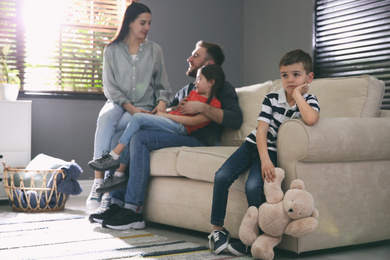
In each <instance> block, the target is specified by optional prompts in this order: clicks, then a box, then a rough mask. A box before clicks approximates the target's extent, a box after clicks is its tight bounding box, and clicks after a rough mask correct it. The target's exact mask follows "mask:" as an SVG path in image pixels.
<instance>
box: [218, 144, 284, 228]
mask: <svg viewBox="0 0 390 260" xmlns="http://www.w3.org/2000/svg"><path fill="white" fill-rule="evenodd" d="M268 153H269V156H270V159H271V161H272V163H273V164H274V165H275V166H276V159H277V157H276V152H273V151H269V150H268ZM248 169H249V175H248V180H247V181H246V183H245V194H246V198H247V201H248V207H250V206H255V207H259V206H260V205H261V204H262V203H263V202H264V201H265V197H264V190H263V187H264V181H263V178H262V176H261V162H260V157H259V153H258V150H257V146H256V144H253V143H250V142H248V141H245V142H244V143H243V144H242V145H241V146H240V147H239V148H238V149H237V150H236V151H235V152H234V153H233V154H232V155H231V156H230V157H229V158H228V159H227V160H226V162H225V163H224V164H223V165H222V166H221V168H220V169H219V170H218V171H217V172H216V174H215V178H214V193H213V205H212V210H211V224H212V225H215V226H221V227H222V226H223V224H224V220H225V215H226V206H227V201H228V195H229V187H230V186H231V185H232V184H233V182H234V181H235V180H236V179H237V178H238V177H239V176H240V175H241V174H243V173H245V172H246V171H247V170H248Z"/></svg>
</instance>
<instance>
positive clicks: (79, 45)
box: [0, 0, 131, 92]
mask: <svg viewBox="0 0 390 260" xmlns="http://www.w3.org/2000/svg"><path fill="white" fill-rule="evenodd" d="M130 2H131V1H130V0H98V1H93V0H0V48H2V47H3V46H4V45H6V44H8V43H10V44H12V48H11V53H10V55H9V57H8V60H9V61H8V63H9V66H10V67H11V68H15V69H18V70H19V72H20V74H19V76H20V79H21V88H22V89H24V90H25V91H39V92H40V91H49V92H57V91H60V92H61V91H64V92H65V91H66V92H67V91H71V92H73V91H76V92H79V91H81V92H84V91H91V90H99V89H100V90H101V89H102V61H103V49H104V47H105V45H107V44H108V43H109V41H110V40H112V38H113V37H114V35H115V33H116V31H117V28H118V25H119V24H120V23H121V20H122V17H123V14H124V11H125V9H126V7H127V5H128V4H129V3H130Z"/></svg>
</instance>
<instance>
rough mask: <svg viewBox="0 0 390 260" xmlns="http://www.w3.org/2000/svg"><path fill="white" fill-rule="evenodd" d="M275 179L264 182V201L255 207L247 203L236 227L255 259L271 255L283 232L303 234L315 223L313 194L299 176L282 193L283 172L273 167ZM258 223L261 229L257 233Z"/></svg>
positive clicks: (310, 229)
mask: <svg viewBox="0 0 390 260" xmlns="http://www.w3.org/2000/svg"><path fill="white" fill-rule="evenodd" d="M275 174H276V179H275V180H274V181H273V182H265V183H264V195H265V198H266V202H264V203H263V204H262V205H261V206H260V207H259V208H258V209H257V208H256V207H254V206H252V207H249V208H248V210H247V212H246V214H245V216H244V218H243V220H242V223H241V226H240V229H239V237H240V239H241V241H242V242H243V243H244V244H245V245H247V246H251V253H252V256H253V257H254V258H256V259H265V260H271V259H273V258H274V247H275V246H276V245H278V244H279V243H280V241H281V240H282V235H283V234H287V235H290V236H294V237H300V236H305V235H307V234H309V233H310V232H312V231H314V230H315V229H316V228H317V226H318V217H319V212H318V210H317V209H315V208H314V199H313V196H312V195H311V194H310V193H309V192H308V191H307V190H305V184H304V182H303V181H302V180H300V179H296V180H294V181H292V182H291V185H290V189H289V190H287V192H286V193H285V194H284V193H283V191H282V188H281V184H282V181H283V179H284V177H285V172H284V170H283V169H281V168H275ZM259 227H260V229H261V230H262V231H263V232H264V233H263V234H261V235H259Z"/></svg>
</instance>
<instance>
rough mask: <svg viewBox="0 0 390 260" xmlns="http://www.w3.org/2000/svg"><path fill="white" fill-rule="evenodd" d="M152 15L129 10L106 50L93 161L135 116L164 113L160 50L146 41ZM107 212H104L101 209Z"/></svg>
mask: <svg viewBox="0 0 390 260" xmlns="http://www.w3.org/2000/svg"><path fill="white" fill-rule="evenodd" d="M150 23H151V11H150V9H149V8H148V7H147V6H146V5H144V4H141V3H135V2H134V3H132V4H130V5H129V6H128V7H127V10H126V12H125V15H124V17H123V21H122V25H121V26H120V28H119V29H118V32H117V35H116V36H115V38H114V40H113V41H112V42H111V43H109V44H108V45H107V46H106V48H105V49H104V55H103V57H104V58H103V87H104V95H105V96H106V97H107V102H106V104H105V105H104V106H103V108H102V109H101V111H100V113H99V116H98V119H97V127H96V133H95V143H94V159H96V158H99V157H101V156H102V154H103V153H104V152H106V151H110V143H111V138H112V136H113V135H114V134H115V133H117V132H120V131H123V130H124V129H125V128H126V125H127V123H128V122H129V121H130V117H131V116H132V115H133V114H135V113H156V112H165V111H166V106H167V103H168V96H169V94H170V86H169V82H168V77H167V73H166V70H165V66H164V60H163V53H162V50H161V47H160V46H159V45H158V44H156V43H154V42H152V41H149V40H147V39H146V36H147V35H148V32H149V29H150ZM103 179H104V172H100V171H95V180H94V184H93V186H92V189H91V193H90V195H89V196H88V199H87V202H86V204H87V207H88V208H90V209H94V208H97V207H98V206H99V205H100V202H101V199H102V194H99V193H97V192H96V189H97V188H98V187H99V186H100V185H101V184H102V183H103ZM102 210H104V209H102Z"/></svg>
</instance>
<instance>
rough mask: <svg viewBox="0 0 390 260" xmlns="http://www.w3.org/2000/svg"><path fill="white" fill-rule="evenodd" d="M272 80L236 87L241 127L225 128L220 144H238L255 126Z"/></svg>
mask: <svg viewBox="0 0 390 260" xmlns="http://www.w3.org/2000/svg"><path fill="white" fill-rule="evenodd" d="M271 86H272V81H266V82H264V83H261V84H255V85H251V86H246V87H241V88H236V92H237V96H238V102H239V105H240V108H241V111H242V115H243V123H242V127H241V128H240V129H238V130H234V129H230V128H225V129H224V131H223V134H222V136H221V145H225V146H239V145H240V144H241V143H242V142H243V141H244V140H245V137H246V136H247V135H248V134H249V133H250V132H251V131H252V130H253V129H255V128H256V126H257V117H258V116H259V113H260V111H261V104H262V103H263V100H264V97H265V95H266V94H267V93H268V92H270V91H271Z"/></svg>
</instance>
